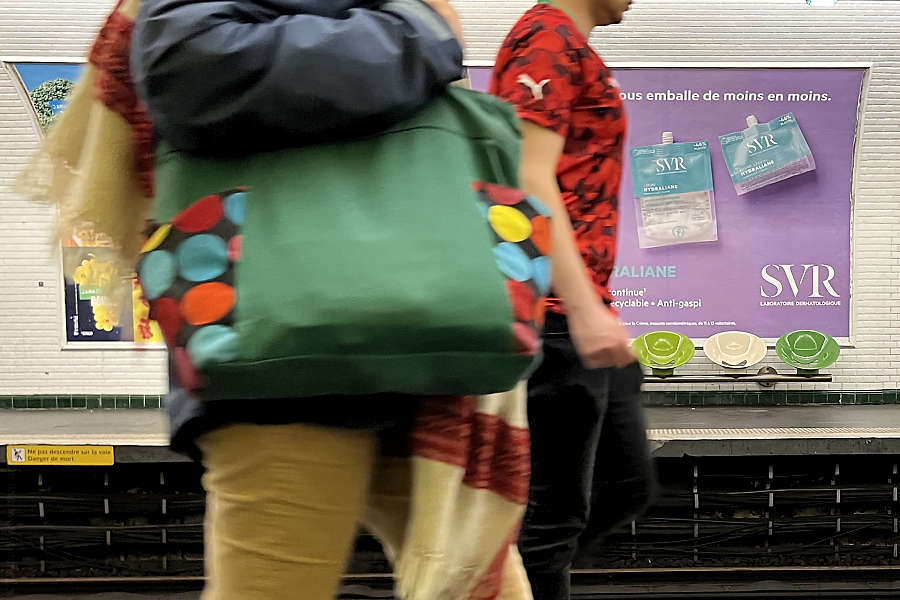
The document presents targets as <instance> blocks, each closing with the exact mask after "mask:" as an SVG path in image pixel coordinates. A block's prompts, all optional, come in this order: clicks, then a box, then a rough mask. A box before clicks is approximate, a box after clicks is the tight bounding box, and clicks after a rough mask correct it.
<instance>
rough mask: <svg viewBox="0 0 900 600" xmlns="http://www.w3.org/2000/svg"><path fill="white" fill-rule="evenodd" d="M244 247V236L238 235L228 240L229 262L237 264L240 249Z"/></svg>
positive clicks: (239, 257)
mask: <svg viewBox="0 0 900 600" xmlns="http://www.w3.org/2000/svg"><path fill="white" fill-rule="evenodd" d="M243 245H244V236H242V235H240V234H238V235H236V236H234V237H233V238H231V239H230V240H228V258H229V259H230V260H231V262H238V261H240V260H241V248H242V247H243Z"/></svg>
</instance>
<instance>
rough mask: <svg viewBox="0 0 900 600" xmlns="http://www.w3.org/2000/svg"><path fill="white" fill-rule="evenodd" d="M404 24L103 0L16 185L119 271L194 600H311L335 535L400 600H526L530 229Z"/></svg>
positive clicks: (423, 19) (500, 123) (489, 125)
mask: <svg viewBox="0 0 900 600" xmlns="http://www.w3.org/2000/svg"><path fill="white" fill-rule="evenodd" d="M428 4H431V5H433V6H435V8H437V9H438V11H435V10H433V9H432V8H431V7H429V6H428ZM428 4H426V3H422V2H420V1H419V0H395V1H390V2H358V1H353V0H340V1H333V0H330V1H328V2H324V1H318V0H266V1H262V0H259V1H251V0H245V1H237V2H234V1H232V2H226V1H224V0H209V1H195V2H184V1H183V0H145V1H144V3H143V6H142V7H141V6H139V5H140V2H139V1H138V0H123V1H122V2H121V3H120V4H119V5H118V6H117V8H116V10H115V11H114V12H113V13H112V14H111V15H110V17H109V19H108V20H107V22H106V24H105V25H104V27H103V29H102V30H101V32H100V33H99V35H98V38H97V40H96V42H95V44H94V45H93V47H92V50H91V55H90V65H89V66H88V67H87V69H86V72H85V75H84V77H83V78H82V80H81V81H80V82H79V84H78V86H77V87H76V89H75V91H74V93H73V97H72V99H71V101H70V104H69V107H68V108H67V110H66V111H64V112H63V114H62V115H61V116H60V118H59V121H58V122H57V124H56V125H55V126H54V128H53V129H52V130H51V131H50V133H49V135H48V138H47V140H46V141H45V144H44V146H43V148H42V150H41V152H40V153H39V154H38V155H37V156H36V157H35V159H34V161H33V163H32V165H31V166H30V167H29V169H28V170H27V171H26V172H25V174H23V176H22V179H21V181H20V189H22V190H23V191H25V192H26V193H28V194H29V195H30V196H32V197H35V198H40V199H43V200H49V201H53V202H56V203H57V205H58V206H59V207H60V216H61V225H62V226H66V225H67V224H72V223H81V222H85V221H88V222H90V223H91V224H92V225H93V226H94V227H95V228H96V229H97V230H98V231H100V232H102V233H105V234H107V235H108V236H109V237H110V239H112V240H113V241H114V243H115V244H116V247H117V248H118V250H119V251H120V254H121V261H122V264H123V265H131V266H132V267H133V266H134V264H135V263H137V272H138V275H139V278H140V280H141V283H142V285H143V288H144V291H145V294H146V296H147V297H148V299H149V300H150V302H151V306H152V309H153V316H154V317H155V318H157V319H158V320H159V322H160V324H161V327H162V329H163V331H164V334H165V336H166V339H167V343H168V345H169V347H170V350H171V353H170V354H171V361H172V362H171V369H170V374H171V380H172V386H171V391H170V395H169V397H168V400H167V408H168V410H169V413H170V415H171V418H172V443H173V447H175V448H176V449H179V450H182V451H186V452H189V453H193V454H195V455H196V454H197V449H198V448H199V454H200V455H201V456H202V460H203V463H204V466H205V467H206V473H205V475H204V487H205V488H206V490H207V514H206V521H205V533H206V540H207V547H206V557H205V565H206V571H207V575H208V584H207V588H206V590H205V591H204V598H205V599H206V600H220V599H230V598H240V599H242V600H254V599H268V598H284V597H292V596H294V595H297V596H300V597H303V598H308V599H311V600H316V599H324V598H331V597H333V596H334V594H335V591H336V588H337V586H338V583H339V581H340V576H341V574H342V572H343V569H344V565H345V563H346V559H347V556H348V553H349V550H350V548H351V547H352V542H353V537H354V534H355V531H356V527H357V523H358V522H363V523H365V524H366V525H367V526H368V527H369V528H370V529H371V530H372V531H373V532H374V533H376V535H378V536H379V538H380V539H381V540H382V541H383V542H384V544H385V549H386V551H387V553H388V555H389V557H391V559H392V561H393V562H394V564H395V575H396V579H397V591H398V594H399V595H400V596H401V597H403V598H406V599H408V600H432V599H439V598H447V599H456V598H473V599H474V598H479V599H482V598H483V599H488V598H510V599H512V598H529V597H530V590H529V587H528V584H527V581H526V580H525V578H524V571H523V569H522V566H521V561H520V560H519V558H518V555H517V553H516V551H515V547H514V542H515V539H516V535H517V531H518V525H519V522H520V520H521V517H522V514H523V512H524V504H525V502H526V499H527V495H528V475H529V458H528V456H529V453H528V433H527V418H526V415H525V412H524V411H525V404H524V388H523V386H522V385H521V384H517V382H518V381H519V380H520V379H521V378H522V377H523V376H524V375H525V374H526V373H527V371H528V370H529V369H530V368H531V365H532V364H533V362H534V360H535V358H536V356H537V355H538V342H537V340H538V335H537V329H538V328H539V327H540V316H539V315H540V311H539V310H537V308H538V307H539V306H540V305H541V303H542V296H543V295H544V294H546V290H547V289H548V287H549V268H550V267H549V264H548V259H547V256H546V255H547V254H548V247H549V239H548V236H549V223H548V213H547V211H546V209H545V208H544V207H543V206H542V205H541V204H540V203H539V202H537V201H535V200H533V199H531V198H528V197H526V196H525V195H524V194H522V193H521V192H518V191H516V190H515V189H514V187H515V183H516V170H517V166H518V165H517V163H518V157H517V151H516V148H517V145H518V130H517V125H516V120H515V117H514V114H513V112H512V111H511V109H509V108H508V107H506V106H505V105H504V104H502V103H500V102H498V101H496V100H493V99H490V98H488V97H486V96H484V95H480V94H476V93H474V92H468V91H464V90H459V89H454V88H450V87H449V85H448V84H449V83H451V82H452V81H454V80H456V79H458V78H459V77H460V76H461V50H460V46H459V43H458V42H457V40H456V39H454V36H453V31H452V28H451V27H448V24H447V22H445V20H444V19H443V18H442V16H441V15H451V16H452V12H448V8H449V5H446V4H445V3H442V2H439V1H438V0H433V1H432V2H429V3H428ZM132 75H133V79H132ZM145 103H146V104H145ZM146 218H149V219H150V221H151V227H150V228H149V229H148V230H147V231H146V236H145V237H144V239H142V240H141V239H139V235H138V233H139V230H142V229H144V227H143V225H144V220H145V219H146Z"/></svg>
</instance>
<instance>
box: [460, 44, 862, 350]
mask: <svg viewBox="0 0 900 600" xmlns="http://www.w3.org/2000/svg"><path fill="white" fill-rule="evenodd" d="M606 65H607V66H608V67H609V68H610V69H613V70H616V69H619V70H623V69H625V70H627V69H725V70H727V69H772V70H784V69H848V70H861V71H863V76H862V85H861V86H860V91H859V100H858V104H857V114H856V133H855V135H854V138H853V163H852V165H851V181H850V223H849V224H848V225H849V228H850V310H849V319H850V323H849V335H848V336H847V337H837V338H835V340H836V341H837V342H838V344H839V345H840V346H841V347H842V348H855V347H856V335H855V333H856V323H857V318H858V303H857V302H856V295H855V294H854V289H855V285H854V284H855V278H854V274H855V273H856V267H857V255H858V253H857V252H856V240H857V239H858V238H857V233H856V225H857V219H856V198H857V188H858V185H859V177H858V174H859V164H860V133H861V132H862V131H863V128H864V126H865V123H864V120H865V113H866V107H867V106H868V99H869V85H870V82H871V79H872V77H871V75H872V69H873V68H874V63H873V62H872V61H796V62H777V63H776V62H766V61H751V62H746V61H729V62H724V61H697V62H674V61H671V62H670V61H607V62H606ZM463 66H464V67H465V68H466V70H468V69H469V68H470V67H471V68H490V67H493V66H494V61H492V60H466V61H464V62H463ZM466 77H467V78H468V72H467V73H466ZM762 339H763V341H764V342H765V343H766V346H767V347H769V348H774V347H775V342H776V341H777V340H776V338H762ZM691 341H692V342H693V343H694V347H695V348H702V347H703V343H704V342H705V341H706V340H705V338H692V339H691Z"/></svg>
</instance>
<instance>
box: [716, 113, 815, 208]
mask: <svg viewBox="0 0 900 600" xmlns="http://www.w3.org/2000/svg"><path fill="white" fill-rule="evenodd" d="M747 126H748V127H747V129H745V130H744V131H738V132H737V133H729V134H726V135H723V136H720V137H719V141H720V142H721V143H722V152H723V153H724V154H725V163H726V164H727V165H728V172H729V173H730V174H731V181H732V182H734V189H735V191H736V192H737V193H738V195H742V194H746V193H747V192H752V191H753V190H758V189H759V188H761V187H765V186H767V185H771V184H773V183H777V182H779V181H784V180H785V179H788V178H790V177H794V176H796V175H800V174H801V173H806V172H808V171H813V170H815V168H816V161H815V159H813V155H812V151H811V150H810V149H809V145H808V144H807V143H806V138H804V137H803V132H802V131H800V125H799V124H798V123H797V119H796V118H795V117H794V114H793V113H788V114H786V115H782V116H780V117H778V118H777V119H774V120H772V121H769V122H768V123H759V122H758V121H757V120H756V117H754V116H752V115H751V116H749V117H747Z"/></svg>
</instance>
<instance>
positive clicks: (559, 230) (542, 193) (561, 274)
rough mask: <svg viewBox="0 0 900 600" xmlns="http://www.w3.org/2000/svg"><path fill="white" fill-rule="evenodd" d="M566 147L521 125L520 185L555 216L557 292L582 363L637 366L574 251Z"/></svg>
mask: <svg viewBox="0 0 900 600" xmlns="http://www.w3.org/2000/svg"><path fill="white" fill-rule="evenodd" d="M564 144H565V140H564V139H563V138H562V137H561V136H560V135H558V134H557V133H555V132H553V131H551V130H550V129H546V128H544V127H541V126H540V125H536V124H534V123H531V122H529V121H523V123H522V158H521V171H520V174H519V181H520V185H521V186H522V188H523V190H524V191H525V192H527V193H529V194H532V195H534V196H536V197H538V198H540V199H541V200H543V201H544V202H545V203H546V204H547V206H548V208H550V210H551V212H552V213H553V219H552V230H551V231H552V236H553V286H554V289H555V290H556V292H557V293H558V294H559V296H560V298H562V300H563V302H564V303H565V306H566V311H567V313H568V320H569V329H570V331H571V334H572V342H573V343H574V344H575V348H576V349H577V350H578V354H579V355H580V356H581V360H582V361H583V362H584V363H585V365H586V366H587V367H589V368H600V367H613V366H614V367H624V366H626V365H629V364H631V363H632V362H634V356H633V354H632V353H631V349H630V347H629V344H628V332H627V331H626V329H625V328H624V327H623V326H622V325H621V323H619V320H618V319H617V318H616V316H615V315H614V314H613V313H612V312H611V311H610V310H609V309H608V308H607V307H606V306H605V305H604V304H603V303H602V302H601V301H600V300H599V299H598V298H597V294H596V292H595V291H594V289H593V286H592V285H591V283H590V280H589V278H588V276H587V273H586V271H585V267H584V262H582V260H581V256H580V255H579V253H578V249H577V247H576V246H575V237H574V234H573V232H572V223H571V221H570V220H569V214H568V212H567V211H566V207H565V203H564V202H563V199H562V196H561V194H560V191H559V185H558V184H557V181H556V165H557V164H558V163H559V158H560V155H561V154H562V151H563V146H564Z"/></svg>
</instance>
